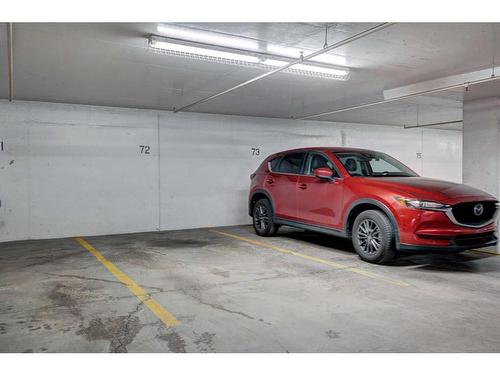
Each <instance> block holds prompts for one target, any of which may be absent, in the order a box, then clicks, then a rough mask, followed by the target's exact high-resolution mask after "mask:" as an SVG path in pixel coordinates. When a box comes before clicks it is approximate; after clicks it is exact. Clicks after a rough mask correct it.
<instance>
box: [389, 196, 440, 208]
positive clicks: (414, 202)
mask: <svg viewBox="0 0 500 375" xmlns="http://www.w3.org/2000/svg"><path fill="white" fill-rule="evenodd" d="M394 199H395V200H397V201H398V202H399V203H400V204H402V205H405V206H407V207H410V208H416V209H419V210H429V211H446V210H448V209H449V208H450V205H448V204H443V203H438V202H431V201H421V200H418V199H406V198H403V197H394Z"/></svg>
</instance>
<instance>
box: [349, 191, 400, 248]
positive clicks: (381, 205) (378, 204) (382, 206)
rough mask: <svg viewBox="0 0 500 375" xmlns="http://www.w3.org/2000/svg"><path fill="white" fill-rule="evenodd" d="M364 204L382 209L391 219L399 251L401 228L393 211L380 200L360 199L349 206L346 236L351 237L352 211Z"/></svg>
mask: <svg viewBox="0 0 500 375" xmlns="http://www.w3.org/2000/svg"><path fill="white" fill-rule="evenodd" d="M362 204H372V205H374V206H376V207H378V208H380V210H381V211H382V212H384V213H385V214H386V215H387V217H388V218H389V221H390V222H391V225H392V227H393V229H394V244H395V245H396V249H397V250H399V246H400V242H399V227H398V223H397V221H396V218H395V217H394V215H393V213H392V211H391V210H390V209H389V208H388V207H387V206H386V205H385V204H384V203H382V202H380V201H378V200H375V199H371V198H362V199H358V200H356V201H354V202H353V203H351V205H350V206H349V208H348V209H347V211H346V215H345V219H344V231H345V233H346V235H347V236H350V235H351V233H350V229H349V218H350V216H351V213H352V211H353V210H354V209H355V208H356V207H358V206H359V205H362Z"/></svg>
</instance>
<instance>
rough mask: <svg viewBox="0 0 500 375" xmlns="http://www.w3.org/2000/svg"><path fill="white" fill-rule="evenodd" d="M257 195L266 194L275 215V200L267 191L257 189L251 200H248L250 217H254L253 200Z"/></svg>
mask: <svg viewBox="0 0 500 375" xmlns="http://www.w3.org/2000/svg"><path fill="white" fill-rule="evenodd" d="M257 194H264V195H265V196H266V197H267V199H269V202H270V203H271V208H272V209H273V215H274V213H275V212H276V211H275V209H274V202H273V198H272V197H271V194H269V193H268V192H267V191H266V190H264V189H256V190H255V191H254V192H253V194H252V195H251V196H250V199H249V200H248V215H250V216H252V215H253V212H252V200H253V197H255V196H256V195H257Z"/></svg>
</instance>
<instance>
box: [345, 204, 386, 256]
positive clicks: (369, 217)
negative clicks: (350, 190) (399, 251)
mask: <svg viewBox="0 0 500 375" xmlns="http://www.w3.org/2000/svg"><path fill="white" fill-rule="evenodd" d="M392 237H393V228H392V225H391V222H390V221H389V219H388V218H387V216H386V215H385V214H384V213H383V212H380V211H376V210H368V211H363V212H361V213H360V214H359V215H358V216H357V217H356V220H354V225H353V229H352V243H353V245H354V248H355V249H356V252H357V253H358V255H359V257H360V258H361V259H363V260H365V261H367V262H370V263H378V264H382V263H387V262H389V261H390V260H391V259H393V258H394V255H395V252H394V249H393V247H392Z"/></svg>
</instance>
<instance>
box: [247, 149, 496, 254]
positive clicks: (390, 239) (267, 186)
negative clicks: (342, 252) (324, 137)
mask: <svg viewBox="0 0 500 375" xmlns="http://www.w3.org/2000/svg"><path fill="white" fill-rule="evenodd" d="M251 180H252V182H251V187H250V196H249V214H250V215H251V216H252V218H253V226H254V229H255V232H256V233H257V234H258V235H260V236H270V235H273V234H274V233H276V231H277V230H278V228H279V227H280V226H281V225H287V226H292V227H296V228H301V229H306V230H311V231H316V232H322V233H327V234H332V235H336V236H340V237H345V238H350V239H352V243H353V245H354V248H355V249H356V252H357V253H358V254H359V256H360V257H361V258H362V259H363V260H366V261H368V262H372V263H384V262H387V261H389V260H390V259H392V258H393V257H394V255H395V253H396V251H397V250H412V251H413V250H424V251H429V250H439V251H450V252H459V251H463V250H467V249H472V248H479V247H484V246H491V245H494V244H496V242H497V237H496V217H497V206H498V202H497V200H496V199H495V198H494V197H493V196H491V195H489V194H487V193H485V192H483V191H481V190H478V189H475V188H472V187H469V186H466V185H461V184H456V183H453V182H447V181H441V180H435V179H430V178H424V177H419V176H418V175H417V174H416V173H415V172H413V171H412V170H411V169H410V168H408V167H406V166H405V165H403V164H402V163H400V162H399V161H397V160H396V159H394V158H392V157H390V156H389V155H386V154H384V153H381V152H375V151H370V150H362V149H355V148H341V147H313V148H304V149H296V150H289V151H283V152H279V153H277V154H274V155H271V156H269V157H268V158H267V159H266V160H264V162H263V163H262V164H261V165H260V167H259V168H258V169H257V171H256V172H255V173H253V174H252V175H251Z"/></svg>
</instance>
